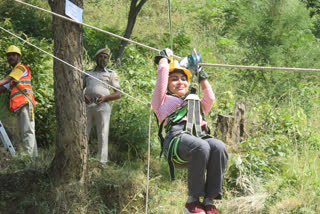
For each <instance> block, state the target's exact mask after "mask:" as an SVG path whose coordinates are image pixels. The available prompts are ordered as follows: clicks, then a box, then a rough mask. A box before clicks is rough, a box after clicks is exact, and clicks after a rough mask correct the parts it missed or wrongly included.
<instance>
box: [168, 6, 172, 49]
mask: <svg viewBox="0 0 320 214" xmlns="http://www.w3.org/2000/svg"><path fill="white" fill-rule="evenodd" d="M168 14H169V28H170V47H171V50H172V51H173V42H172V26H171V4H170V0H168Z"/></svg>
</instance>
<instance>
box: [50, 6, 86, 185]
mask: <svg viewBox="0 0 320 214" xmlns="http://www.w3.org/2000/svg"><path fill="white" fill-rule="evenodd" d="M49 3H50V6H51V7H52V8H51V9H52V11H54V12H55V13H58V14H62V15H65V1H62V0H54V1H53V0H49ZM73 3H74V4H76V5H78V6H79V7H81V8H83V0H73ZM53 32H54V55H55V56H56V57H58V58H60V59H62V60H63V61H66V62H68V63H69V64H71V65H74V66H75V67H77V68H79V69H81V70H82V53H83V50H82V49H83V42H82V27H81V26H80V25H78V24H75V23H72V22H69V21H66V20H63V19H61V18H59V17H55V16H54V17H53ZM53 71H54V95H55V104H56V120H57V121H56V122H57V135H56V153H55V157H54V159H53V161H52V163H51V166H50V169H49V173H50V174H51V175H52V176H51V177H53V178H54V180H55V181H56V182H58V183H69V182H74V181H78V182H80V183H81V184H84V183H85V182H86V174H87V160H88V158H87V155H88V142H87V132H86V114H85V104H84V100H83V95H82V88H83V87H82V79H81V73H80V72H79V71H77V70H75V69H73V68H72V67H70V66H68V65H66V64H64V63H62V62H60V61H58V60H54V64H53Z"/></svg>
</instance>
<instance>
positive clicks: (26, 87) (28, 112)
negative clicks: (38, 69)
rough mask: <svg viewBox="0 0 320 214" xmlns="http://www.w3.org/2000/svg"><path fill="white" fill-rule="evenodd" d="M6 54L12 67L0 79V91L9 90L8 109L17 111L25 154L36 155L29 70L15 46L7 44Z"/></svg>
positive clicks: (32, 97)
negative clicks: (5, 75) (6, 74)
mask: <svg viewBox="0 0 320 214" xmlns="http://www.w3.org/2000/svg"><path fill="white" fill-rule="evenodd" d="M6 55H7V60H8V63H9V64H10V65H11V66H12V68H13V69H12V71H11V72H10V73H9V75H8V76H7V77H5V78H3V79H1V80H0V92H5V91H7V90H9V91H10V111H12V112H15V113H17V116H18V117H17V123H18V128H19V131H20V135H21V139H22V143H23V145H24V148H25V150H26V152H27V154H28V155H30V156H32V157H36V156H38V149H37V142H36V137H35V122H34V110H35V107H36V101H35V99H34V96H33V90H32V86H31V72H30V69H29V68H28V67H27V66H26V65H24V64H22V63H21V62H20V60H21V56H22V54H21V50H20V49H19V48H18V47H17V46H14V45H11V46H9V47H8V49H7V51H6Z"/></svg>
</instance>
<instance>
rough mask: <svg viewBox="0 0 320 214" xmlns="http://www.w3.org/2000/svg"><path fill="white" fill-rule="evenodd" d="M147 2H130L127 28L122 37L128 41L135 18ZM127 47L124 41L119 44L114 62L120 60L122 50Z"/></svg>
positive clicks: (135, 0) (137, 0) (136, 0)
mask: <svg viewBox="0 0 320 214" xmlns="http://www.w3.org/2000/svg"><path fill="white" fill-rule="evenodd" d="M146 2H147V0H140V1H139V0H131V5H130V11H129V15H128V23H127V28H126V30H125V33H124V36H123V37H125V38H127V39H129V38H130V36H131V34H132V31H133V27H134V25H135V23H136V19H137V16H138V14H139V12H140V10H141V8H142V6H143V5H144V4H145V3H146ZM127 45H128V42H127V41H125V40H122V41H121V44H120V48H119V51H118V53H117V56H116V61H118V60H121V59H122V56H123V52H124V49H125V48H126V46H127Z"/></svg>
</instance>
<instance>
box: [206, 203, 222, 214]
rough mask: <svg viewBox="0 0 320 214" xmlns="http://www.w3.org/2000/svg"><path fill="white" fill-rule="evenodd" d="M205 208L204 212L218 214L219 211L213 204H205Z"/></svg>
mask: <svg viewBox="0 0 320 214" xmlns="http://www.w3.org/2000/svg"><path fill="white" fill-rule="evenodd" d="M205 209H206V214H219V211H218V210H217V208H216V206H214V205H206V206H205Z"/></svg>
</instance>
